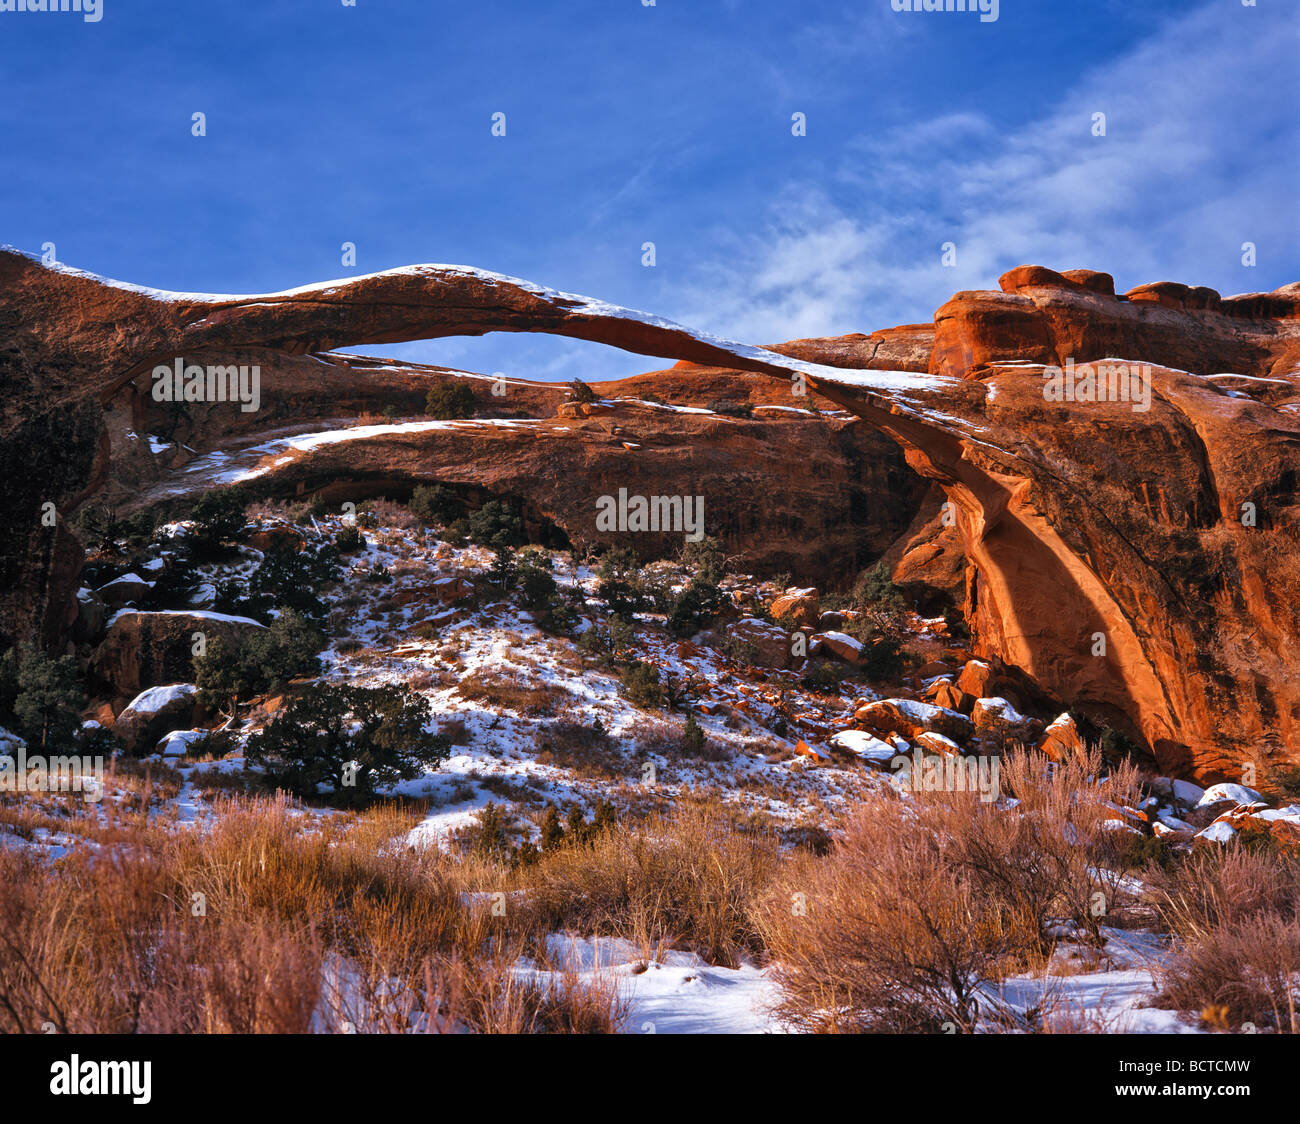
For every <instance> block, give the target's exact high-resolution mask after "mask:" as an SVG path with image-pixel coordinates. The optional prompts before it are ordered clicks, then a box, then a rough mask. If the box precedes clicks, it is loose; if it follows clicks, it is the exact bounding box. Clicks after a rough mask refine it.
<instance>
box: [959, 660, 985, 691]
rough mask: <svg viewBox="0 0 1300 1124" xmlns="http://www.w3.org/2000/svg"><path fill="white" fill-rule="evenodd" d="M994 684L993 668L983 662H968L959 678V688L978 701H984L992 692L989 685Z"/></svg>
mask: <svg viewBox="0 0 1300 1124" xmlns="http://www.w3.org/2000/svg"><path fill="white" fill-rule="evenodd" d="M992 682H993V668H991V667H990V666H989V665H988V664H986V663H985V662H984V661H983V660H968V661H967V663H966V666H965V667H963V668H962V669H961V674H960V675H958V676H957V686H958V687H959V688H960V689H961V690H963V691H965V692H966V694H968V695H972V696H974V697H975V698H977V699H982V698H984V697H986V696H988V695H990V694H992V692H991V691H990V690H989V685H990V684H991V683H992Z"/></svg>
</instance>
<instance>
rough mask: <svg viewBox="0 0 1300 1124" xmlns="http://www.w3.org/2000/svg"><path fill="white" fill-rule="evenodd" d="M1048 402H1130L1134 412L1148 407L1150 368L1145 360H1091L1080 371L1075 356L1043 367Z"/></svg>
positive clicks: (1149, 402) (1044, 396)
mask: <svg viewBox="0 0 1300 1124" xmlns="http://www.w3.org/2000/svg"><path fill="white" fill-rule="evenodd" d="M1043 380H1044V381H1043V399H1044V400H1045V401H1047V402H1131V403H1132V406H1133V412H1134V413H1135V414H1144V413H1146V412H1147V411H1148V410H1149V409H1151V368H1150V366H1148V365H1147V364H1146V363H1091V364H1088V365H1087V366H1085V367H1083V368H1082V370H1081V372H1080V371H1079V370H1076V369H1075V365H1074V360H1073V359H1067V360H1066V361H1065V366H1064V367H1044V368H1043Z"/></svg>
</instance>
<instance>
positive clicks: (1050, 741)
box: [1038, 713, 1084, 761]
mask: <svg viewBox="0 0 1300 1124" xmlns="http://www.w3.org/2000/svg"><path fill="white" fill-rule="evenodd" d="M1038 749H1039V752H1041V753H1045V754H1046V755H1047V756H1048V757H1050V758H1051V759H1052V760H1053V761H1064V760H1065V759H1066V758H1068V757H1074V756H1075V755H1076V754H1079V753H1082V752H1083V749H1084V746H1083V738H1082V736H1081V735H1080V734H1079V727H1078V725H1076V723H1075V721H1074V719H1073V718H1071V717H1070V715H1069V714H1068V713H1067V714H1062V715H1059V716H1058V717H1057V718H1055V719H1053V720H1052V722H1051V723H1050V724H1049V725H1048V727H1047V729H1046V730H1044V731H1043V736H1042V739H1041V740H1040V741H1039V743H1038Z"/></svg>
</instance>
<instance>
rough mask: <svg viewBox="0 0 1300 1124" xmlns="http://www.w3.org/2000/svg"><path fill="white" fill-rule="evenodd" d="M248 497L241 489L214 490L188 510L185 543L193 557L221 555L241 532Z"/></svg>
mask: <svg viewBox="0 0 1300 1124" xmlns="http://www.w3.org/2000/svg"><path fill="white" fill-rule="evenodd" d="M247 506H248V495H247V493H246V492H245V491H244V489H243V488H216V489H214V490H213V491H211V492H205V493H204V494H203V495H201V496H200V497H199V498H198V499H197V500H195V501H194V505H193V506H192V507H191V508H190V520H191V522H192V523H193V526H192V527H191V529H190V535H189V543H190V546H191V548H192V549H193V551H194V552H195V554H196V555H199V556H201V557H202V556H210V555H214V554H218V553H220V552H221V551H223V550H224V549H225V548H226V547H227V546H228V545H229V544H230V543H231V542H232V541H233V540H234V539H236V538H237V537H238V536H239V533H240V532H241V531H242V530H243V529H244V523H245V519H244V509H245V508H246V507H247Z"/></svg>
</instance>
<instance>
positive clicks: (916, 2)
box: [889, 0, 998, 23]
mask: <svg viewBox="0 0 1300 1124" xmlns="http://www.w3.org/2000/svg"><path fill="white" fill-rule="evenodd" d="M889 6H890V7H891V8H893V9H894V11H896V12H978V13H979V17H980V23H997V19H998V0H889Z"/></svg>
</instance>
